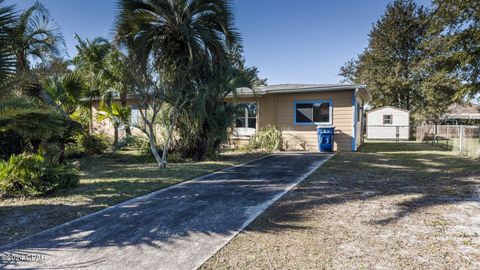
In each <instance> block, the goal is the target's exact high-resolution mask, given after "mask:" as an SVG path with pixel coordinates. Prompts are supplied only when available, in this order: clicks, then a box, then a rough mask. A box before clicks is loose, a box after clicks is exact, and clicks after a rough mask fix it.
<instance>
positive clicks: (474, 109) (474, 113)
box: [444, 103, 480, 119]
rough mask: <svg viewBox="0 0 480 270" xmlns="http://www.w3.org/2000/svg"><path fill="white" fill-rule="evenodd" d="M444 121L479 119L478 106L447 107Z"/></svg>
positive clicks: (470, 104)
mask: <svg viewBox="0 0 480 270" xmlns="http://www.w3.org/2000/svg"><path fill="white" fill-rule="evenodd" d="M444 117H445V118H446V119H480V105H477V104H473V103H466V104H459V103H455V104H452V105H450V106H449V107H448V113H447V114H445V116H444Z"/></svg>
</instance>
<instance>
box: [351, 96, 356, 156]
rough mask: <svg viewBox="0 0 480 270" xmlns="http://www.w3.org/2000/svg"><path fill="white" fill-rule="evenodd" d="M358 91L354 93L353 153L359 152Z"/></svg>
mask: <svg viewBox="0 0 480 270" xmlns="http://www.w3.org/2000/svg"><path fill="white" fill-rule="evenodd" d="M356 94H357V90H354V91H353V93H352V111H353V115H352V116H353V132H352V134H353V137H352V151H353V152H355V151H357V138H356V137H357V98H356V96H357V95H356Z"/></svg>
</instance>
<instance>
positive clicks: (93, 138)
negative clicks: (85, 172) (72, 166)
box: [65, 133, 108, 157]
mask: <svg viewBox="0 0 480 270" xmlns="http://www.w3.org/2000/svg"><path fill="white" fill-rule="evenodd" d="M73 141H74V142H73V143H69V144H68V145H67V147H66V149H65V152H66V155H67V156H68V157H81V156H84V155H97V154H102V153H103V152H105V151H106V150H107V149H108V138H107V137H106V136H105V135H97V134H88V133H80V134H78V135H76V136H75V137H74V138H73Z"/></svg>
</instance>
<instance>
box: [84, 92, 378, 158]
mask: <svg viewBox="0 0 480 270" xmlns="http://www.w3.org/2000/svg"><path fill="white" fill-rule="evenodd" d="M370 99H371V95H370V92H369V91H368V90H367V88H366V86H365V85H347V84H281V85H269V86H262V87H258V88H255V89H250V88H240V89H238V91H237V93H236V94H235V95H229V96H227V97H226V98H225V102H232V103H236V104H237V105H238V107H237V108H238V111H241V112H240V113H237V116H236V119H235V124H234V127H233V129H232V132H231V136H230V139H229V143H230V144H232V145H236V146H238V145H243V144H247V143H248V142H249V140H250V138H251V137H252V136H253V135H254V134H255V133H256V132H257V131H258V130H260V129H262V128H263V127H266V126H267V125H274V126H275V127H277V128H278V129H280V130H282V137H283V148H284V149H286V150H308V151H318V137H317V126H322V127H323V126H334V127H335V134H334V144H333V150H334V151H356V150H357V148H358V147H359V146H360V145H361V144H362V142H363V134H362V130H364V127H363V123H364V119H363V115H364V113H363V108H364V105H365V104H366V103H368V102H369V101H370ZM128 104H129V105H130V106H132V114H131V119H130V123H131V125H132V126H134V125H135V124H136V123H137V122H138V121H141V120H140V116H139V113H138V110H137V107H136V105H135V104H136V103H135V102H134V100H132V99H129V100H128ZM98 106H99V101H98V100H95V101H94V103H93V108H92V110H93V114H94V115H96V114H97V109H98ZM238 111H237V112H238ZM94 130H95V131H96V132H100V133H104V134H107V135H109V136H113V126H112V125H111V123H110V121H108V120H103V121H101V122H96V123H94ZM132 132H133V133H134V134H136V135H141V131H140V130H138V129H137V128H132ZM158 132H159V131H158ZM119 134H120V137H123V136H125V131H124V130H123V129H122V128H121V129H120V133H119ZM159 134H160V133H159Z"/></svg>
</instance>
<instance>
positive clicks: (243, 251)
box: [202, 143, 480, 269]
mask: <svg viewBox="0 0 480 270" xmlns="http://www.w3.org/2000/svg"><path fill="white" fill-rule="evenodd" d="M479 165H480V161H479V160H474V159H469V158H465V157H460V156H457V155H456V154H455V153H451V152H445V151H442V150H441V149H440V148H437V147H434V146H431V145H425V144H416V143H401V144H394V143H369V144H366V145H364V147H363V149H362V152H360V153H338V154H337V155H336V156H335V157H334V158H332V159H331V160H330V161H328V162H327V163H326V164H325V165H324V166H322V167H321V168H320V169H319V170H317V171H316V172H315V173H314V174H312V175H311V176H310V177H309V178H308V179H307V180H306V181H305V182H303V183H302V184H301V185H300V186H298V187H297V188H295V189H294V190H292V191H291V192H289V193H288V194H287V195H286V196H285V197H283V198H282V199H281V200H280V201H278V202H277V203H275V204H274V205H272V206H271V207H270V208H269V209H268V210H267V211H266V212H265V213H264V214H262V215H261V216H260V217H258V218H257V219H256V220H255V221H254V222H253V223H252V224H250V225H249V226H248V228H247V229H246V230H245V231H243V232H241V233H240V234H239V235H237V236H236V237H235V238H234V239H233V240H232V241H231V242H230V243H229V244H228V245H226V246H225V247H224V248H223V249H221V250H220V251H219V252H218V253H217V254H216V255H215V256H213V257H212V258H211V259H210V260H209V261H207V262H206V263H205V264H204V265H203V267H202V269H480V197H479V185H480V166H479Z"/></svg>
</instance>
